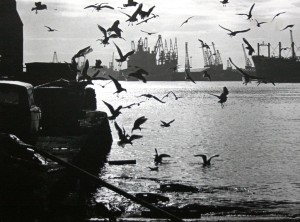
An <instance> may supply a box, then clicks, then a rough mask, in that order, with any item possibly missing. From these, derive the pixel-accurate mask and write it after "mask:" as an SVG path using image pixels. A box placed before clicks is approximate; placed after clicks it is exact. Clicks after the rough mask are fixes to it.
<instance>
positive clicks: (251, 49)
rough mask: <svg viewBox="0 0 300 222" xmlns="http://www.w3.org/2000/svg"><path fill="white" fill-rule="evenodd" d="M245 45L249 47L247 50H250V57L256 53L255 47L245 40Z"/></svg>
mask: <svg viewBox="0 0 300 222" xmlns="http://www.w3.org/2000/svg"><path fill="white" fill-rule="evenodd" d="M243 41H244V43H245V44H246V45H247V46H246V47H245V48H246V49H248V55H252V54H253V52H255V51H254V49H253V47H252V46H251V45H250V43H249V42H248V41H247V39H245V38H243Z"/></svg>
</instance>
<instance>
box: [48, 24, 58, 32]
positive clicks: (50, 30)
mask: <svg viewBox="0 0 300 222" xmlns="http://www.w3.org/2000/svg"><path fill="white" fill-rule="evenodd" d="M45 27H46V28H47V29H48V30H47V31H48V32H54V31H57V30H56V29H53V28H50V27H49V26H46V25H45Z"/></svg>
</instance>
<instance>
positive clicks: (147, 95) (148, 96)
mask: <svg viewBox="0 0 300 222" xmlns="http://www.w3.org/2000/svg"><path fill="white" fill-rule="evenodd" d="M141 96H144V97H147V98H149V99H150V98H153V99H155V100H157V101H158V102H161V103H166V102H164V101H161V100H160V99H159V98H157V97H156V96H153V95H151V94H142V95H140V96H138V97H141Z"/></svg>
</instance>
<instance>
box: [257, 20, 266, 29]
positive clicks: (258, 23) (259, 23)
mask: <svg viewBox="0 0 300 222" xmlns="http://www.w3.org/2000/svg"><path fill="white" fill-rule="evenodd" d="M255 21H256V26H257V27H260V25H262V24H264V23H267V22H259V21H257V20H256V19H255Z"/></svg>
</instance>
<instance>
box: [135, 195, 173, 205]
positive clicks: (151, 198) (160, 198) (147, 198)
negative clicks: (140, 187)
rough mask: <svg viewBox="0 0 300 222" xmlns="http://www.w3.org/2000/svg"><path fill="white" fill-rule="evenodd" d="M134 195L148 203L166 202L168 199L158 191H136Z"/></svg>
mask: <svg viewBox="0 0 300 222" xmlns="http://www.w3.org/2000/svg"><path fill="white" fill-rule="evenodd" d="M135 196H136V197H138V198H140V199H142V200H144V201H147V202H149V203H158V202H160V201H161V202H168V201H169V200H170V199H169V197H166V196H163V195H161V194H158V193H136V194H135Z"/></svg>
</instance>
